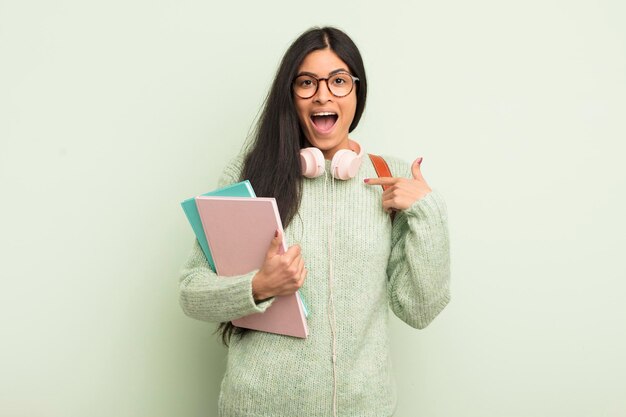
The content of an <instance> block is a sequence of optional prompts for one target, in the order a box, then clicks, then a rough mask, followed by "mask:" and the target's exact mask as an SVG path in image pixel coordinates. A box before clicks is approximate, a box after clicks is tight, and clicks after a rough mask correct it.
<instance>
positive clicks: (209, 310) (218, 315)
mask: <svg viewBox="0 0 626 417" xmlns="http://www.w3.org/2000/svg"><path fill="white" fill-rule="evenodd" d="M242 161H243V159H242V157H237V158H235V159H234V160H233V161H231V163H230V164H228V166H227V167H226V168H225V170H224V172H223V174H222V176H221V177H220V179H219V181H218V187H223V186H225V185H228V184H231V183H233V182H237V181H239V176H240V172H241V164H242ZM257 272H258V270H254V271H250V272H249V273H247V274H244V275H238V276H234V277H220V276H218V275H217V274H216V273H215V272H213V270H212V269H211V268H210V267H209V263H208V262H207V260H206V257H205V256H204V252H203V251H202V248H201V247H200V244H199V243H198V241H197V240H195V242H194V245H193V248H192V250H191V254H190V256H189V258H188V259H187V261H186V262H185V264H184V265H183V267H182V269H181V272H180V275H179V302H180V305H181V307H182V309H183V311H184V312H185V314H186V315H188V316H189V317H192V318H195V319H198V320H204V321H210V322H225V321H231V320H234V319H237V318H240V317H244V316H247V315H249V314H253V313H262V312H264V311H265V310H266V309H267V308H268V307H269V306H270V305H271V304H272V302H273V300H274V298H269V299H267V300H264V301H263V302H260V303H258V304H257V303H256V302H255V301H254V297H253V296H252V278H253V277H254V275H255V274H256V273H257Z"/></svg>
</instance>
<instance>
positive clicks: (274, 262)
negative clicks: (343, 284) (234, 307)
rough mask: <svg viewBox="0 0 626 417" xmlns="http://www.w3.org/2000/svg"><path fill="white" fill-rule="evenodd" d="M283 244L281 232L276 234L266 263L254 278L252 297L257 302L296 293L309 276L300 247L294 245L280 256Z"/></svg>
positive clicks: (266, 256)
mask: <svg viewBox="0 0 626 417" xmlns="http://www.w3.org/2000/svg"><path fill="white" fill-rule="evenodd" d="M282 242H283V235H282V233H281V232H279V231H277V232H276V237H274V239H272V242H271V243H270V247H269V249H268V250H267V254H266V255H265V262H264V263H263V266H261V269H260V270H259V272H257V273H256V275H255V276H254V278H252V295H253V296H254V299H255V301H260V300H265V299H267V298H270V297H275V296H278V295H289V294H293V293H294V292H296V291H297V290H298V289H299V288H300V287H302V284H303V283H304V279H305V278H306V275H307V270H306V268H305V267H304V260H303V259H302V256H301V249H300V246H299V245H293V246H291V247H290V248H289V249H287V252H285V253H283V254H279V253H278V251H279V249H280V246H281V244H282Z"/></svg>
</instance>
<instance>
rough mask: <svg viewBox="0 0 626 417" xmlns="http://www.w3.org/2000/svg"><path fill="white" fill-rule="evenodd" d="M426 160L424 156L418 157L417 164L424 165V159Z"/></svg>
mask: <svg viewBox="0 0 626 417" xmlns="http://www.w3.org/2000/svg"><path fill="white" fill-rule="evenodd" d="M423 160H424V158H422V157H421V156H420V157H419V158H417V164H418V165H422V161H423Z"/></svg>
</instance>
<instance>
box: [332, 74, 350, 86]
mask: <svg viewBox="0 0 626 417" xmlns="http://www.w3.org/2000/svg"><path fill="white" fill-rule="evenodd" d="M347 78H348V76H347V75H337V76H335V78H333V84H335V85H344V84H347V83H348V80H347Z"/></svg>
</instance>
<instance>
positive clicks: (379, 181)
mask: <svg viewBox="0 0 626 417" xmlns="http://www.w3.org/2000/svg"><path fill="white" fill-rule="evenodd" d="M363 181H364V182H365V184H367V185H392V184H395V183H396V182H397V181H398V179H397V178H395V177H378V178H365V179H364V180H363Z"/></svg>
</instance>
